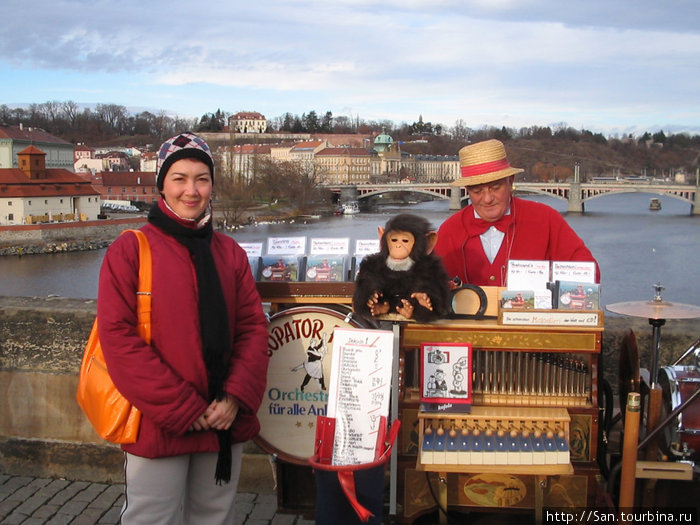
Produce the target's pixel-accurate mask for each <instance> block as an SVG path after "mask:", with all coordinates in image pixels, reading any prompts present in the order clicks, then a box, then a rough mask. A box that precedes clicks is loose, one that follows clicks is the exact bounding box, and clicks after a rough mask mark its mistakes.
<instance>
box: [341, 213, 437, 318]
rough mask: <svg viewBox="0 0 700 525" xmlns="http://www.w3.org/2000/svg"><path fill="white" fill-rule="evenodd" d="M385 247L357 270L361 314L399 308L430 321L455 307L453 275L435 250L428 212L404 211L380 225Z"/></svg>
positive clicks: (367, 315)
mask: <svg viewBox="0 0 700 525" xmlns="http://www.w3.org/2000/svg"><path fill="white" fill-rule="evenodd" d="M378 230H379V238H380V251H379V253H375V254H372V255H368V256H367V257H365V258H364V259H363V260H362V263H361V264H360V271H359V272H358V274H357V280H356V283H355V293H354V295H353V301H352V303H353V310H354V311H355V313H356V314H357V315H358V316H359V317H363V318H365V319H372V318H376V317H379V316H382V315H385V314H400V315H402V316H403V317H405V318H406V319H415V320H416V321H418V322H428V321H432V320H435V319H438V318H440V317H444V316H445V315H446V314H447V313H448V312H449V309H450V293H451V292H450V288H449V286H448V281H449V277H448V276H447V272H446V271H445V269H444V267H443V265H442V260H441V259H440V258H439V257H438V256H437V255H432V254H431V252H432V249H433V247H434V246H435V243H436V242H437V232H435V230H433V229H432V228H431V226H430V223H429V222H428V221H427V220H426V219H424V218H423V217H419V216H417V215H411V214H408V213H403V214H400V215H396V216H395V217H394V218H392V219H390V220H389V221H388V222H387V223H386V226H385V227H384V228H382V227H381V226H380V227H379V228H378Z"/></svg>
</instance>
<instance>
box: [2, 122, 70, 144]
mask: <svg viewBox="0 0 700 525" xmlns="http://www.w3.org/2000/svg"><path fill="white" fill-rule="evenodd" d="M0 139H14V140H26V141H33V142H47V143H52V144H71V143H70V142H68V141H66V140H63V139H60V138H58V137H56V136H54V135H51V133H47V132H46V131H44V130H43V129H40V128H32V127H27V126H23V129H19V126H0ZM71 145H72V144H71Z"/></svg>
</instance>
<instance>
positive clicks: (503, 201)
mask: <svg viewBox="0 0 700 525" xmlns="http://www.w3.org/2000/svg"><path fill="white" fill-rule="evenodd" d="M512 191H513V177H512V176H511V177H507V178H505V179H498V180H495V181H492V182H487V183H486V184H477V185H476V186H469V187H467V192H468V193H469V200H471V202H472V204H473V205H474V209H475V210H476V213H478V214H479V217H481V218H482V219H484V220H485V221H486V222H495V221H497V220H498V219H500V218H501V217H503V215H505V213H506V211H507V210H508V204H509V203H510V196H511V193H512Z"/></svg>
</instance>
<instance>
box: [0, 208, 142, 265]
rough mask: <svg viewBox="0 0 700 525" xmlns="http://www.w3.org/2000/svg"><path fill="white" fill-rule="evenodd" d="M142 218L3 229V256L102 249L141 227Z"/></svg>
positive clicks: (0, 230)
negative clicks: (132, 229)
mask: <svg viewBox="0 0 700 525" xmlns="http://www.w3.org/2000/svg"><path fill="white" fill-rule="evenodd" d="M145 222H146V218H145V217H142V216H128V217H123V218H118V219H104V220H98V221H85V222H61V223H48V224H32V225H17V226H0V239H1V240H0V256H2V255H31V254H41V253H59V252H74V251H85V250H98V249H100V248H104V247H106V246H109V244H110V243H111V242H112V241H113V240H114V239H115V238H116V237H117V236H118V235H119V234H120V233H121V232H122V231H123V230H126V229H129V228H140V227H141V226H142V225H143V224H144V223H145Z"/></svg>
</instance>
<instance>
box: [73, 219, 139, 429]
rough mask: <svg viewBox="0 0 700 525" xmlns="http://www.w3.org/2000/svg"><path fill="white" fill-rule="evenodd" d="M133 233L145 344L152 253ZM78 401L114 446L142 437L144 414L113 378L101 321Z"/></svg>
mask: <svg viewBox="0 0 700 525" xmlns="http://www.w3.org/2000/svg"><path fill="white" fill-rule="evenodd" d="M126 232H132V233H133V234H134V235H136V237H137V238H138V241H139V286H138V292H137V294H136V311H137V314H138V325H137V330H138V333H139V335H140V336H141V337H143V339H144V341H146V342H147V343H150V342H151V284H152V277H153V268H152V264H151V249H150V246H149V245H148V239H146V235H145V234H144V233H143V232H142V231H140V230H125V231H124V232H122V233H126ZM76 399H77V400H78V404H79V405H80V408H82V410H83V412H84V413H85V415H86V416H87V418H88V419H89V420H90V423H91V424H92V426H93V428H94V429H95V431H96V432H97V433H98V434H99V435H100V436H101V437H102V438H104V439H106V440H107V441H111V442H112V443H134V442H135V441H136V438H137V437H138V434H139V425H140V423H141V412H139V410H138V409H137V408H136V407H134V406H133V405H132V404H131V403H130V402H129V401H127V399H126V398H125V397H124V396H122V395H121V394H120V393H119V391H118V390H117V388H116V387H115V386H114V383H113V382H112V379H111V378H110V377H109V372H108V370H107V365H106V363H105V358H104V355H103V354H102V346H101V345H100V338H99V335H98V333H97V318H95V322H94V323H93V325H92V330H91V331H90V337H89V338H88V341H87V344H86V345H85V351H84V352H83V360H82V362H81V364H80V376H79V379H78V392H77V394H76Z"/></svg>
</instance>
